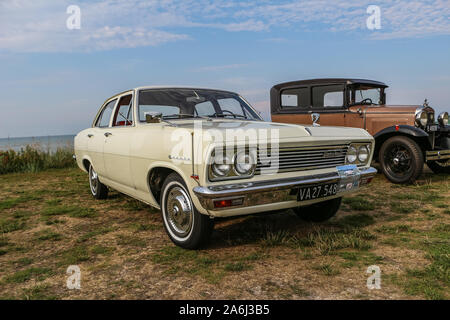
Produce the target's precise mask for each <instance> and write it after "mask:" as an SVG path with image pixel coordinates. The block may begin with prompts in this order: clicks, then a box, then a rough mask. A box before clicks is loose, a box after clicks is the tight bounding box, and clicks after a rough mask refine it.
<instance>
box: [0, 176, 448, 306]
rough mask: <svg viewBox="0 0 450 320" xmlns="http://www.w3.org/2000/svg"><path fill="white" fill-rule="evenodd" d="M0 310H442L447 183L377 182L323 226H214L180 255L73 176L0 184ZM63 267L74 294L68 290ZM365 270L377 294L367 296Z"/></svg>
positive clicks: (135, 211)
mask: <svg viewBox="0 0 450 320" xmlns="http://www.w3.org/2000/svg"><path fill="white" fill-rule="evenodd" d="M0 194H1V198H0V299H411V298H412V299H448V298H449V297H450V291H449V280H450V269H449V266H450V207H449V204H450V178H449V177H448V176H437V175H432V174H430V173H426V174H424V175H423V176H422V179H421V180H420V181H419V182H418V183H417V184H416V185H413V186H398V185H393V184H390V183H388V182H387V180H386V179H385V178H384V177H383V176H381V175H378V176H377V177H376V179H375V180H374V182H373V184H372V185H371V186H370V187H368V188H366V189H364V190H363V191H360V192H359V193H358V194H355V195H353V196H350V197H346V198H344V202H343V206H342V208H341V210H340V211H339V213H338V215H337V217H335V218H333V219H332V220H330V221H329V222H326V223H322V224H309V223H305V222H302V221H300V220H299V219H298V218H297V217H296V216H295V215H294V214H293V213H292V212H286V213H281V214H272V215H264V216H259V217H257V216H253V217H243V218H239V219H236V220H226V221H221V222H218V223H217V224H216V228H215V232H214V234H213V238H212V242H211V245H210V246H209V247H207V248H206V249H204V250H199V251H185V250H182V249H179V248H178V247H175V246H174V245H173V244H172V243H171V242H170V240H169V239H168V237H167V236H166V234H165V232H164V227H163V225H162V220H161V216H160V213H159V211H157V210H154V209H152V208H150V207H148V206H146V205H144V204H141V203H139V202H137V201H135V200H133V199H131V198H129V197H127V196H124V195H122V194H119V193H117V192H114V191H112V192H110V197H109V199H108V200H105V201H95V200H93V199H92V197H91V196H90V192H89V185H88V182H87V175H86V174H85V173H83V172H81V171H80V170H78V169H54V170H49V171H43V172H39V173H16V174H6V175H1V176H0ZM69 265H78V266H79V267H80V268H81V290H69V289H67V287H66V280H67V277H68V275H67V274H66V270H67V267H68V266H69ZM371 265H377V266H379V267H380V269H381V289H380V290H376V289H375V290H369V289H368V288H367V286H366V282H367V278H368V277H369V274H367V273H366V270H367V268H368V267H369V266H371Z"/></svg>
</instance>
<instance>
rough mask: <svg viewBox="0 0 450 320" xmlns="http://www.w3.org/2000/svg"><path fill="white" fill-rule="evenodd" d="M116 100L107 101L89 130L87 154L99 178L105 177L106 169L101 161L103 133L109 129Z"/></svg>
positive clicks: (103, 142) (103, 143)
mask: <svg viewBox="0 0 450 320" xmlns="http://www.w3.org/2000/svg"><path fill="white" fill-rule="evenodd" d="M116 103H117V99H113V100H110V101H108V102H107V103H106V104H105V105H104V107H103V108H102V110H101V112H100V114H99V116H98V118H97V120H96V122H95V125H94V127H93V128H91V129H90V130H89V131H88V133H87V135H88V154H89V156H90V157H91V160H92V166H93V167H94V170H95V171H96V172H97V174H99V175H100V176H106V168H105V163H104V159H103V149H104V145H105V139H106V137H105V132H107V130H108V129H109V127H110V124H111V120H112V115H113V111H114V107H115V105H116Z"/></svg>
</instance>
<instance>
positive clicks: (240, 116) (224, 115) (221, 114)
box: [208, 111, 248, 119]
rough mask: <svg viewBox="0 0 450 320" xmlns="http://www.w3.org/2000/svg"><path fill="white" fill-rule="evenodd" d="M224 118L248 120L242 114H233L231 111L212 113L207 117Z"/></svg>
mask: <svg viewBox="0 0 450 320" xmlns="http://www.w3.org/2000/svg"><path fill="white" fill-rule="evenodd" d="M226 116H231V117H234V118H241V119H248V118H247V116H244V115H242V114H237V113H233V112H231V111H227V113H214V114H212V115H209V116H208V117H215V118H217V117H223V118H225V117H226Z"/></svg>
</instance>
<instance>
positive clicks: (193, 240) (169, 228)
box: [160, 173, 214, 249]
mask: <svg viewBox="0 0 450 320" xmlns="http://www.w3.org/2000/svg"><path fill="white" fill-rule="evenodd" d="M160 203H161V212H162V216H163V220H164V227H165V229H166V232H167V234H168V235H169V237H170V239H171V240H172V241H173V243H175V244H176V245H178V246H180V247H182V248H185V249H196V248H199V247H201V246H202V245H204V244H205V243H207V242H208V240H209V238H210V236H211V233H212V230H213V228H214V221H213V220H212V219H211V218H210V217H208V216H206V215H203V214H201V213H200V212H198V211H197V209H196V208H195V206H194V203H193V202H192V199H191V197H190V195H189V191H188V190H187V188H186V185H185V183H184V181H183V179H182V178H181V177H180V176H179V175H178V174H176V173H172V174H170V175H169V176H168V177H167V178H166V180H165V181H164V184H163V187H162V192H161V201H160Z"/></svg>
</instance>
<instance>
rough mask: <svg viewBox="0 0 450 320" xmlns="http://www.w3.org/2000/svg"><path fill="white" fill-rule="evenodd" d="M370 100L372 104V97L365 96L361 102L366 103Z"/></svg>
mask: <svg viewBox="0 0 450 320" xmlns="http://www.w3.org/2000/svg"><path fill="white" fill-rule="evenodd" d="M369 101H370V104H373V102H372V99H370V98H365V99H364V100H362V101H361V102H360V103H361V104H366V103H368V102H369Z"/></svg>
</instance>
